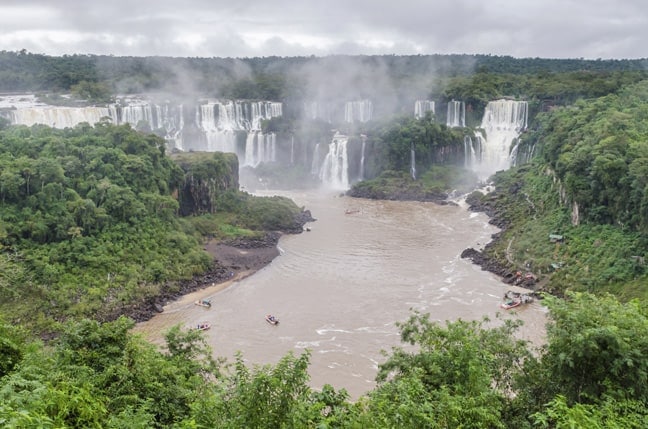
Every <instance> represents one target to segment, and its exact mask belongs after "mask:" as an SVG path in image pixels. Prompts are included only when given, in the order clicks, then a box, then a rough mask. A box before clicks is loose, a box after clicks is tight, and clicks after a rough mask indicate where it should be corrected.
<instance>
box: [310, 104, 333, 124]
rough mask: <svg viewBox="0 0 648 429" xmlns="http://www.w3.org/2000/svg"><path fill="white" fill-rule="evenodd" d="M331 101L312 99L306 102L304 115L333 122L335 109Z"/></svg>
mask: <svg viewBox="0 0 648 429" xmlns="http://www.w3.org/2000/svg"><path fill="white" fill-rule="evenodd" d="M334 110H335V109H334V108H333V106H332V105H331V103H326V102H320V101H310V102H305V103H304V116H305V117H306V118H307V119H321V120H323V121H326V122H328V123H332V122H333V111H334Z"/></svg>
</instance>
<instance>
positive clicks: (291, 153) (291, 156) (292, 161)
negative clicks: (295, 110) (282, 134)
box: [290, 136, 295, 165]
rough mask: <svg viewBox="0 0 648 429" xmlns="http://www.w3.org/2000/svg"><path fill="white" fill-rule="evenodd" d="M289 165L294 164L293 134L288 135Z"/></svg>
mask: <svg viewBox="0 0 648 429" xmlns="http://www.w3.org/2000/svg"><path fill="white" fill-rule="evenodd" d="M290 165H295V136H290Z"/></svg>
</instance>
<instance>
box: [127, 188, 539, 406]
mask: <svg viewBox="0 0 648 429" xmlns="http://www.w3.org/2000/svg"><path fill="white" fill-rule="evenodd" d="M274 194H275V193H274V192H264V193H261V194H260V195H274ZM276 194H278V195H284V196H287V197H289V198H292V199H293V200H294V201H295V202H296V203H297V204H298V205H299V206H305V208H307V209H309V210H311V212H312V215H313V217H314V218H316V219H317V221H315V222H313V223H310V224H308V225H307V226H308V227H310V231H307V232H304V233H302V234H298V235H286V236H283V237H282V238H281V239H280V241H279V250H280V255H279V256H278V257H277V258H275V259H274V261H273V262H272V263H270V264H269V265H268V266H266V267H265V268H263V269H262V270H260V271H258V272H257V273H255V274H254V275H251V276H249V277H246V278H245V279H243V280H240V281H235V282H232V283H231V284H229V285H225V286H226V287H223V286H216V287H212V288H207V289H204V290H202V291H199V292H196V293H193V294H190V295H187V296H185V297H183V298H182V299H180V300H178V301H176V302H173V303H171V304H169V305H168V306H166V307H165V311H164V312H163V313H161V314H159V315H156V316H155V317H154V318H153V319H151V320H149V321H147V322H143V323H140V324H138V325H137V327H136V328H135V331H136V332H140V333H142V334H143V335H144V337H145V338H147V339H148V340H150V341H151V342H153V343H156V344H160V345H162V344H163V333H164V332H165V331H166V330H167V329H169V328H170V327H171V326H173V325H175V324H181V325H183V326H187V327H189V326H195V325H196V324H197V323H199V322H203V321H206V322H209V323H211V324H212V328H211V329H210V330H209V331H206V332H205V335H206V337H207V339H208V341H209V343H210V344H211V346H212V348H213V350H214V353H215V355H217V356H223V357H226V358H227V359H228V360H229V361H232V360H233V356H234V354H235V353H236V352H237V351H241V352H242V353H243V357H244V358H245V360H246V361H247V362H248V363H249V364H250V365H254V364H266V363H270V364H274V363H276V362H277V361H278V360H279V359H280V358H281V357H282V356H284V355H285V354H286V353H288V352H290V351H292V352H294V353H295V354H297V355H298V354H300V353H301V352H302V351H303V350H305V349H309V350H310V351H311V353H312V356H311V365H310V367H309V373H310V376H311V385H312V386H313V387H314V388H319V387H321V386H322V385H323V384H325V383H328V384H331V385H333V386H334V387H335V388H336V389H340V388H345V389H346V390H347V391H348V392H349V393H350V395H351V397H352V398H357V397H358V396H360V395H362V394H364V393H366V392H368V391H369V390H371V389H372V388H373V387H374V386H375V384H374V381H373V380H374V377H375V375H376V371H377V366H378V365H379V364H380V363H381V362H383V361H384V359H385V358H384V357H383V356H382V355H381V350H387V351H389V350H390V349H391V347H393V346H397V345H399V344H400V343H399V332H398V329H397V327H396V325H395V323H396V322H399V321H400V322H402V321H405V320H406V319H407V318H408V317H409V315H410V314H411V311H412V310H418V311H420V312H423V313H429V314H430V316H431V319H433V320H437V321H441V322H443V321H446V320H456V319H458V318H462V319H465V320H472V319H481V318H482V317H483V316H488V317H490V318H492V319H494V318H495V315H496V313H498V312H500V313H501V312H503V310H501V309H500V308H499V304H500V302H501V297H502V295H503V294H504V292H505V290H506V285H505V284H504V283H502V282H501V280H500V279H499V278H498V277H496V276H494V275H492V274H490V273H488V272H485V271H482V270H481V269H480V267H478V266H476V265H474V264H472V263H471V262H470V261H469V260H464V259H461V258H460V257H459V255H460V254H461V252H462V251H463V250H464V249H465V248H467V247H474V248H477V249H481V248H482V247H483V246H484V245H485V244H486V243H487V242H488V241H489V240H490V236H491V234H493V233H495V232H496V231H497V229H496V228H495V227H494V226H492V225H489V224H488V218H487V217H486V215H484V214H481V213H472V212H469V211H468V210H467V209H466V206H465V204H462V203H461V202H459V206H453V205H446V206H441V205H437V204H434V203H420V202H396V201H374V200H363V199H354V198H349V197H342V196H339V195H337V194H333V193H318V192H315V191H313V192H310V191H309V192H277V193H276ZM347 210H349V211H352V212H353V213H350V214H346V213H345V212H346V211H347ZM198 298H210V299H211V300H212V307H211V308H210V309H206V308H203V307H199V306H196V305H194V304H193V302H194V301H195V300H196V299H198ZM267 313H272V314H274V315H276V316H277V317H278V318H279V319H280V323H279V324H278V325H276V326H273V325H270V324H269V323H267V322H266V321H265V319H264V316H265V315H266V314H267ZM505 317H519V318H521V319H522V320H523V321H524V323H525V325H524V327H523V328H522V331H521V332H520V334H519V335H520V336H521V337H523V338H525V339H529V340H531V341H533V342H534V343H535V344H540V343H541V342H542V341H543V338H544V332H545V331H544V324H545V319H546V311H545V309H544V307H542V306H541V305H540V304H539V303H537V302H536V303H531V304H527V305H526V306H524V307H522V308H519V309H518V311H517V312H516V313H515V314H513V313H510V314H506V316H505ZM494 323H497V322H494Z"/></svg>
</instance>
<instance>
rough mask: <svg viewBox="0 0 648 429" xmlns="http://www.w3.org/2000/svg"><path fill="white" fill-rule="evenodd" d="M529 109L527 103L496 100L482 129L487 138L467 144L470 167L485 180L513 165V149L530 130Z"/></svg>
mask: <svg viewBox="0 0 648 429" xmlns="http://www.w3.org/2000/svg"><path fill="white" fill-rule="evenodd" d="M528 113H529V106H528V103H527V102H526V101H514V100H496V101H491V102H489V103H488V105H487V106H486V110H485V111H484V116H483V118H482V123H481V128H482V129H483V130H484V132H485V134H486V135H482V134H481V133H479V132H477V133H475V141H474V142H473V141H472V139H470V138H467V139H465V140H464V146H465V151H466V165H467V166H468V167H470V168H471V169H472V170H473V171H475V172H476V173H477V174H478V175H479V177H480V178H481V179H486V178H488V177H489V176H491V175H492V174H493V173H495V172H496V171H499V170H506V169H508V168H509V167H510V166H511V164H512V162H513V157H512V153H513V148H514V146H515V143H516V141H517V138H518V137H519V136H520V133H521V132H522V131H524V130H525V129H526V127H527V120H528Z"/></svg>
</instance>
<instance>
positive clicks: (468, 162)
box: [464, 136, 481, 169]
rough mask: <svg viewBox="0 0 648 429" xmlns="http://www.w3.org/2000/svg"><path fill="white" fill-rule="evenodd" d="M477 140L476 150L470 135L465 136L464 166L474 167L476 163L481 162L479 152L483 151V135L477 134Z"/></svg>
mask: <svg viewBox="0 0 648 429" xmlns="http://www.w3.org/2000/svg"><path fill="white" fill-rule="evenodd" d="M475 141H476V143H477V150H475V146H474V145H473V141H472V139H471V138H470V136H464V160H465V161H464V166H465V167H466V168H468V169H472V168H473V167H474V166H475V165H476V163H477V162H479V158H478V157H477V154H478V153H481V147H480V143H481V137H480V136H475Z"/></svg>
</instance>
